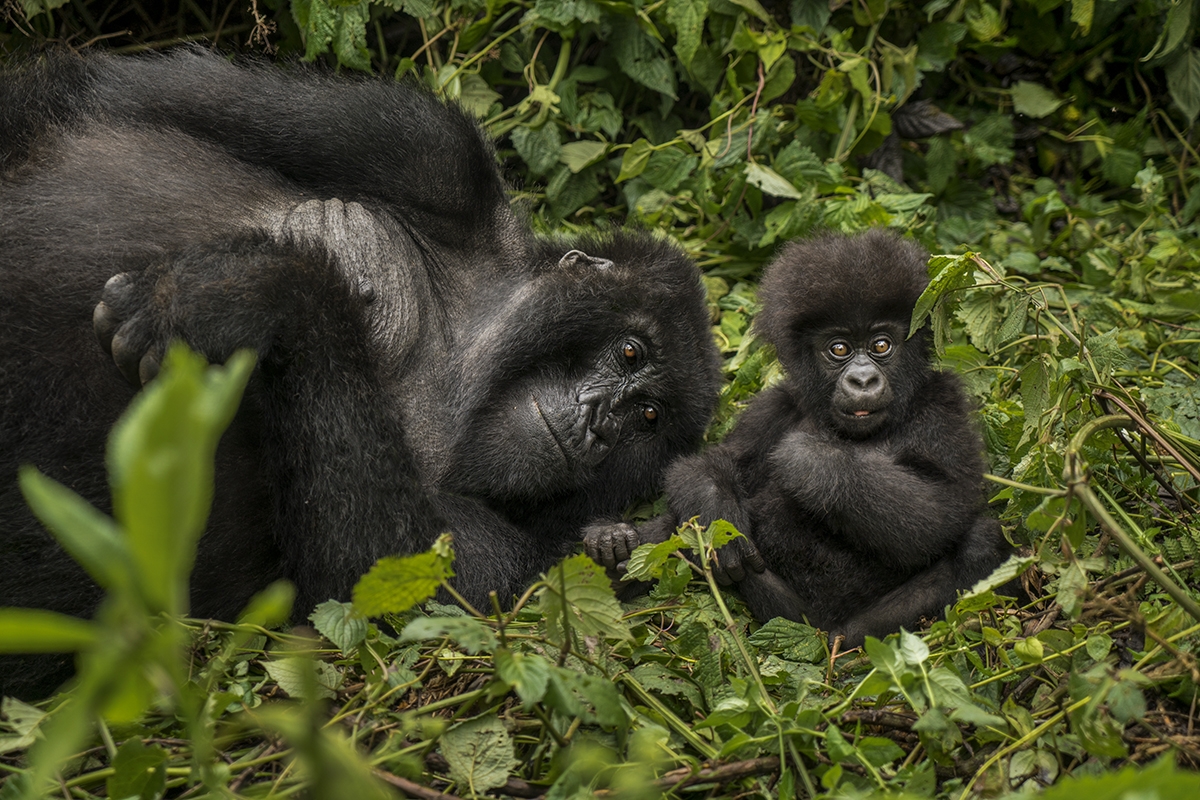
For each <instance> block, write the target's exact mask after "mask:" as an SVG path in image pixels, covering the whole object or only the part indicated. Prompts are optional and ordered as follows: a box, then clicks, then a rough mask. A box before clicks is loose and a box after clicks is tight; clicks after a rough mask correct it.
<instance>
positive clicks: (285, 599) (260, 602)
mask: <svg viewBox="0 0 1200 800" xmlns="http://www.w3.org/2000/svg"><path fill="white" fill-rule="evenodd" d="M295 599H296V588H295V587H294V586H292V584H291V583H289V582H288V581H284V580H279V581H275V582H274V583H272V584H271V585H270V586H268V587H267V588H265V589H263V590H262V591H261V592H258V593H257V594H255V595H254V596H253V597H251V598H250V602H249V603H247V604H246V607H245V608H244V609H243V610H242V613H241V614H239V615H238V622H239V623H241V624H243V625H257V626H259V627H262V628H274V627H275V626H276V625H282V624H284V623H285V622H287V621H288V619H289V618H290V617H291V613H292V601H294V600H295Z"/></svg>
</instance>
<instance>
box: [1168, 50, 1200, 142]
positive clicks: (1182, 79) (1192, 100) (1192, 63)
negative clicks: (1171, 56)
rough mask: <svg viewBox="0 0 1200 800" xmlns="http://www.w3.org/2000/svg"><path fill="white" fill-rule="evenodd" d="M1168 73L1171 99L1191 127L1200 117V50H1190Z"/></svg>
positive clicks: (1172, 64)
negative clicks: (1199, 116)
mask: <svg viewBox="0 0 1200 800" xmlns="http://www.w3.org/2000/svg"><path fill="white" fill-rule="evenodd" d="M1166 72H1167V88H1168V89H1169V90H1170V92H1171V99H1172V100H1174V101H1175V105H1177V106H1178V107H1179V110H1180V111H1182V112H1183V116H1184V119H1186V120H1187V121H1188V124H1189V125H1190V124H1191V123H1192V122H1195V120H1196V117H1197V116H1198V115H1200V48H1195V47H1191V48H1188V49H1187V50H1186V51H1185V52H1184V53H1183V55H1181V56H1180V57H1179V58H1177V59H1175V60H1174V61H1172V62H1171V63H1170V64H1169V65H1168V66H1167V70H1166Z"/></svg>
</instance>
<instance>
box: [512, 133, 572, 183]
mask: <svg viewBox="0 0 1200 800" xmlns="http://www.w3.org/2000/svg"><path fill="white" fill-rule="evenodd" d="M512 142H513V147H515V148H517V153H519V154H520V156H521V158H522V159H524V160H525V163H526V164H527V165H528V166H529V171H530V172H531V173H532V174H534V175H544V174H545V173H547V172H549V171H550V169H551V168H553V167H554V166H555V165H556V164H558V162H559V160H560V159H561V158H562V140H561V139H560V137H559V131H558V126H557V125H555V124H553V123H546V124H545V125H542V126H541V127H540V128H536V129H534V128H528V127H525V126H521V127H519V128H515V129H514V130H513V132H512Z"/></svg>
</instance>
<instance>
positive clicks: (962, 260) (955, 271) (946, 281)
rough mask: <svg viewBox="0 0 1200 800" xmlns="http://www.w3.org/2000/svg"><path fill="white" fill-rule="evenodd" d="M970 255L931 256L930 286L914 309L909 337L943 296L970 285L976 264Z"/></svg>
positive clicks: (917, 329) (919, 327)
mask: <svg viewBox="0 0 1200 800" xmlns="http://www.w3.org/2000/svg"><path fill="white" fill-rule="evenodd" d="M970 255H971V254H970V253H965V254H963V255H960V256H948V255H946V256H939V255H935V256H931V257H930V259H929V266H928V269H929V276H930V280H929V285H928V286H926V287H925V291H923V292H921V296H920V297H918V298H917V304H916V306H915V307H914V308H913V313H912V319H911V320H910V321H909V326H908V335H909V336H910V337H911V336H912V335H913V334H914V333H916V332H917V331H919V330H920V329H921V327H922V326H923V325H924V324H925V318H926V317H928V316H929V312H930V310H931V309H932V308H933V305H934V303H936V302H937V301H938V300H939V299H941V297H942V296H943V295H945V294H946V293H947V292H950V291H952V290H954V289H958V288H961V287H962V286H965V285H969V284H970V282H971V280H972V278H971V275H972V273H973V272H974V269H975V263H974V262H973V261H971V258H970Z"/></svg>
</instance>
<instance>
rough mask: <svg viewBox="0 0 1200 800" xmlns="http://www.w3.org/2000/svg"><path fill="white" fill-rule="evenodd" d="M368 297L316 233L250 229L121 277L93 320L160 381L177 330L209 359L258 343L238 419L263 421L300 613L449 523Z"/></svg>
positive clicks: (136, 371)
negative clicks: (398, 395)
mask: <svg viewBox="0 0 1200 800" xmlns="http://www.w3.org/2000/svg"><path fill="white" fill-rule="evenodd" d="M309 210H310V211H311V214H309V215H307V216H309V217H311V216H312V215H320V214H321V213H322V210H323V207H322V204H319V203H318V204H316V205H315V206H314V207H310V209H309ZM305 216H306V215H304V214H301V215H300V217H299V218H298V219H297V220H296V224H300V222H301V221H302V220H303V219H304V218H305ZM310 221H311V220H310ZM343 249H345V243H343ZM372 301H373V298H372V297H371V296H370V294H369V293H366V294H364V290H363V286H362V285H361V284H360V283H359V282H358V281H357V280H355V279H354V277H353V276H352V275H348V274H346V272H345V270H344V267H343V265H342V264H340V263H339V261H338V260H337V259H335V258H333V257H332V256H331V255H330V254H329V253H328V252H327V250H326V249H325V248H324V247H322V246H321V244H320V242H319V241H318V242H316V243H313V242H309V243H308V244H304V243H300V242H288V241H280V240H279V239H278V238H274V237H271V236H269V235H267V234H263V233H250V234H244V235H240V236H233V237H230V238H229V239H227V240H222V241H220V242H218V243H213V244H209V245H205V246H194V247H191V248H188V249H185V250H184V251H182V252H181V253H179V254H178V255H177V256H175V257H174V258H172V259H170V260H169V261H167V262H165V263H160V264H158V265H156V266H154V267H151V268H149V269H146V270H144V271H142V272H133V273H126V274H122V275H119V276H116V277H115V278H113V279H112V280H110V281H109V283H108V285H107V286H106V287H105V289H104V292H103V295H102V302H101V303H100V305H98V306H97V308H96V312H95V315H94V324H95V327H96V332H97V334H98V336H99V338H100V339H101V343H102V345H106V346H107V347H108V348H109V349H110V352H111V353H112V356H113V358H114V360H115V361H116V362H117V364H118V366H119V367H120V368H121V369H122V371H123V372H124V373H125V374H126V376H127V377H128V378H130V379H131V381H133V382H135V383H138V382H140V381H142V380H146V379H149V378H151V377H153V375H154V373H155V372H156V371H157V364H158V361H159V359H160V357H161V356H160V354H161V353H162V351H163V349H164V347H165V346H166V344H167V343H168V342H169V341H171V340H172V339H176V338H178V339H182V340H184V341H185V342H187V343H188V344H189V345H190V346H191V347H192V348H193V349H196V350H198V351H199V352H201V353H203V354H204V355H205V356H206V357H207V358H209V359H210V360H212V361H223V360H225V359H227V358H228V357H229V355H231V354H232V352H233V351H234V350H236V349H238V348H242V347H250V348H253V349H255V350H256V351H257V352H258V355H259V367H258V369H257V370H256V374H255V377H254V379H253V380H252V382H251V385H250V387H249V389H248V391H247V398H246V401H245V402H244V404H243V406H244V409H243V412H242V413H241V414H239V418H238V421H237V422H236V423H235V424H249V425H258V426H261V428H262V430H261V440H262V441H263V443H264V445H263V447H264V467H265V470H266V471H267V473H268V477H267V480H268V481H269V482H270V483H271V484H272V485H273V486H274V488H275V490H276V492H277V498H278V499H277V507H276V508H275V509H274V512H273V513H274V516H275V520H276V523H275V525H274V526H273V527H274V530H276V531H277V532H279V535H278V540H277V542H276V544H277V546H278V547H279V548H280V551H281V554H282V566H283V572H284V574H285V575H286V576H287V577H289V578H291V579H292V580H293V581H295V582H296V584H297V587H298V589H299V592H300V596H299V597H298V599H297V608H301V609H306V608H309V607H311V606H312V605H313V604H315V603H317V602H320V601H321V600H324V599H327V598H330V597H337V598H345V597H348V596H349V590H350V588H351V586H352V585H353V582H354V579H355V578H356V577H357V576H358V575H360V574H362V573H363V572H365V571H366V570H367V569H368V568H369V567H370V566H371V564H373V563H374V562H375V560H377V559H378V558H380V557H382V556H386V555H391V554H394V553H397V552H412V551H414V550H416V549H420V548H422V547H427V546H429V544H430V543H432V541H433V538H434V536H435V535H436V534H437V533H438V532H439V530H440V528H441V526H440V524H439V523H438V522H437V514H436V511H435V510H434V509H433V508H432V507H431V505H430V502H429V499H428V497H427V495H426V494H425V493H424V491H423V490H422V489H421V487H420V485H419V481H418V479H417V476H416V474H415V469H414V464H413V458H412V455H411V452H410V450H409V448H408V446H407V444H406V441H405V435H404V430H403V429H402V424H401V418H400V416H399V415H398V414H397V413H396V410H395V409H394V408H392V407H390V406H389V404H388V396H389V392H388V390H387V381H388V379H389V376H388V375H387V374H385V373H386V372H387V369H388V363H389V362H388V361H387V360H386V359H381V358H380V357H379V353H378V352H377V349H378V348H377V342H376V336H375V333H374V327H373V325H372V322H371V319H370V308H371V305H372Z"/></svg>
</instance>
